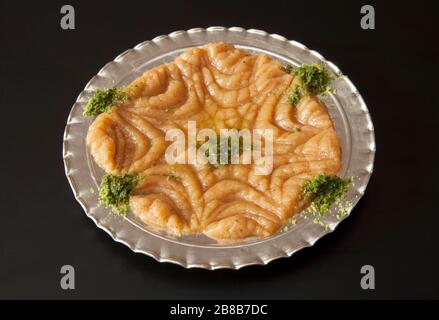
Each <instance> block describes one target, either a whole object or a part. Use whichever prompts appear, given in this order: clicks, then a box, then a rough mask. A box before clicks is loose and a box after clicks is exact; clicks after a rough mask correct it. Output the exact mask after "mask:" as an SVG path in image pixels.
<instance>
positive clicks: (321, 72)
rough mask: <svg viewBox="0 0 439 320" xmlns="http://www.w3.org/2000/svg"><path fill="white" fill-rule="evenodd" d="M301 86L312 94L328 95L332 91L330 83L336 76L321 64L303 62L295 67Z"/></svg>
mask: <svg viewBox="0 0 439 320" xmlns="http://www.w3.org/2000/svg"><path fill="white" fill-rule="evenodd" d="M294 74H295V75H296V76H297V77H299V80H300V86H301V88H302V89H304V90H306V91H307V92H308V93H309V94H311V95H319V94H321V95H326V94H328V93H329V92H330V91H331V88H330V86H329V85H330V83H331V81H332V80H334V79H335V78H334V77H332V76H331V75H330V74H329V72H328V70H326V68H325V67H323V66H322V65H320V64H315V63H314V64H302V65H301V66H300V67H298V68H296V69H294Z"/></svg>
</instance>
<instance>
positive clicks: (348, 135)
mask: <svg viewBox="0 0 439 320" xmlns="http://www.w3.org/2000/svg"><path fill="white" fill-rule="evenodd" d="M219 41H222V42H228V43H232V44H235V45H236V46H237V47H239V48H242V49H246V50H248V51H250V52H253V53H262V52H263V53H266V54H267V55H269V56H271V57H273V58H275V59H277V60H278V61H280V62H281V63H284V64H287V63H290V64H292V65H299V64H301V63H321V64H324V65H326V66H327V68H328V69H329V70H331V71H332V72H333V73H334V74H336V75H340V77H339V78H338V80H336V81H334V83H333V87H334V88H335V89H336V90H337V91H336V94H330V95H329V96H326V97H322V100H323V101H324V102H325V103H326V105H327V106H328V110H329V113H330V115H331V117H332V119H333V121H334V125H335V127H336V130H337V133H338V135H339V137H340V141H341V147H342V169H341V172H340V175H342V176H354V177H356V180H355V183H354V186H353V187H351V189H350V191H349V193H348V195H347V199H349V201H350V202H351V203H352V205H351V206H350V207H349V209H348V210H347V212H346V214H345V215H343V217H340V216H339V215H338V214H337V212H336V210H332V211H331V212H330V213H328V214H327V215H326V216H324V217H323V218H321V219H320V220H318V221H317V220H315V219H313V218H312V217H308V215H307V214H301V215H298V216H297V218H295V220H296V224H295V225H293V224H289V227H288V230H286V228H283V229H282V231H280V232H279V233H278V234H276V235H274V236H272V237H269V238H267V239H263V240H257V239H248V240H246V241H243V242H240V243H236V244H231V245H220V244H216V243H214V242H213V241H212V240H210V239H208V238H207V237H205V236H188V237H182V238H178V239H176V238H172V237H170V236H168V235H165V234H159V233H157V232H155V231H152V230H148V229H147V227H146V226H144V225H141V224H140V223H139V222H138V221H136V219H135V218H134V217H133V216H132V215H129V216H128V217H127V218H125V219H124V218H120V217H119V216H116V215H114V214H112V213H111V212H110V210H109V209H106V208H104V207H99V206H98V194H97V189H98V183H99V181H100V179H101V177H102V175H103V171H102V170H101V169H99V168H98V167H97V165H96V164H95V163H94V161H93V160H92V159H91V157H90V155H89V153H88V150H87V147H86V144H85V137H86V134H87V130H88V127H89V125H90V123H91V121H92V120H91V119H89V118H87V117H83V116H82V110H83V108H84V106H85V105H86V103H87V101H88V100H89V98H90V97H91V96H92V95H93V92H94V91H95V90H96V89H98V88H110V87H114V86H117V87H119V86H124V85H127V84H129V83H130V82H131V81H132V80H134V79H135V78H137V77H138V76H140V75H141V74H142V73H143V72H144V71H145V70H147V69H150V68H152V67H154V66H157V65H160V64H162V63H166V62H170V61H172V60H174V59H175V57H177V56H178V55H179V54H180V53H182V52H183V51H185V50H186V49H188V48H190V47H195V46H201V45H204V44H206V43H209V42H219ZM374 155H375V138H374V129H373V124H372V120H371V118H370V115H369V111H368V109H367V107H366V104H365V103H364V101H363V99H362V97H361V95H360V93H359V92H358V91H357V89H356V88H355V86H354V85H353V84H352V82H351V81H350V80H349V78H348V77H347V76H345V75H342V73H341V72H340V70H339V69H338V68H337V67H336V66H335V65H334V64H333V63H331V62H329V61H327V60H325V59H324V58H323V57H322V56H321V55H320V54H319V53H317V52H315V51H312V50H309V49H308V48H306V47H305V46H304V45H302V44H300V43H298V42H296V41H289V40H287V39H286V38H284V37H282V36H279V35H276V34H268V33H266V32H264V31H260V30H254V29H250V30H246V29H243V28H238V27H233V28H225V27H210V28H207V29H203V28H196V29H191V30H188V31H176V32H173V33H171V34H169V35H164V36H159V37H157V38H154V39H153V40H151V41H145V42H143V43H140V44H139V45H137V46H136V47H134V48H133V49H129V50H127V51H125V52H124V53H122V54H121V55H119V56H118V57H116V59H114V61H112V62H110V63H108V64H107V65H105V66H104V67H103V68H102V69H101V70H100V71H99V73H98V74H97V75H96V76H94V77H93V78H92V79H91V80H90V82H89V83H88V84H87V85H86V87H85V89H84V91H83V92H81V94H80V95H79V96H78V98H77V100H76V102H75V104H74V105H73V107H72V110H71V112H70V114H69V117H68V119H67V125H66V128H65V133H64V142H63V158H64V165H65V172H66V175H67V178H68V180H69V182H70V185H71V187H72V190H73V193H74V195H75V198H76V200H78V202H79V203H80V204H81V206H82V208H83V209H84V211H85V213H86V214H87V216H88V217H90V218H91V219H92V220H93V221H94V222H95V223H96V225H97V226H98V227H99V228H101V229H103V230H105V231H106V232H107V233H108V234H109V235H110V236H111V237H112V238H113V239H114V240H115V241H118V242H121V243H124V244H125V245H126V246H128V247H129V248H130V249H132V250H133V251H135V252H140V253H144V254H146V255H148V256H151V257H153V258H154V259H156V260H158V261H160V262H172V263H176V264H179V265H181V266H183V267H186V268H193V267H199V268H206V269H220V268H233V269H239V268H242V267H244V266H248V265H254V264H267V263H268V262H270V261H272V260H274V259H277V258H281V257H287V256H291V255H292V254H293V253H295V252H297V251H298V250H300V249H302V248H304V247H309V246H312V245H313V244H314V243H315V242H316V241H317V240H318V239H320V238H321V237H323V236H324V235H325V234H327V233H329V232H332V231H333V230H334V229H335V227H336V226H337V225H338V224H339V223H340V221H341V220H343V219H344V218H346V217H347V216H348V215H349V214H350V212H351V210H352V208H353V207H354V206H355V204H356V203H357V202H358V200H359V199H360V197H361V196H362V195H363V194H364V192H365V189H366V186H367V183H368V181H369V178H370V175H371V173H372V169H373V161H374ZM316 221H317V222H318V223H316Z"/></svg>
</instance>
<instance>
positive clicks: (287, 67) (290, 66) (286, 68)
mask: <svg viewBox="0 0 439 320" xmlns="http://www.w3.org/2000/svg"><path fill="white" fill-rule="evenodd" d="M282 70H283V71H285V72H286V73H288V74H290V73H291V72H292V71H293V66H292V65H291V64H287V65H286V66H283V67H282Z"/></svg>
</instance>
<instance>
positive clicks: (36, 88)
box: [0, 0, 439, 299]
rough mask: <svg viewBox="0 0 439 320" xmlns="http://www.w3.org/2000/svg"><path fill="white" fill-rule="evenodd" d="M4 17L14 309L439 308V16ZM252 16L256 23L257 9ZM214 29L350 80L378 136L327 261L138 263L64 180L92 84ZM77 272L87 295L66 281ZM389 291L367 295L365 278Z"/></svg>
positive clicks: (401, 10)
mask: <svg viewBox="0 0 439 320" xmlns="http://www.w3.org/2000/svg"><path fill="white" fill-rule="evenodd" d="M66 3H69V2H51V3H50V2H43V1H39V2H33V3H32V4H31V3H30V2H29V4H28V3H26V4H25V3H24V2H23V1H4V0H1V2H0V47H1V49H0V63H1V69H0V90H1V91H0V106H1V108H2V113H1V114H2V121H1V126H0V128H1V129H0V130H1V131H2V147H1V150H2V151H1V160H0V161H1V162H0V163H1V168H2V170H3V179H2V184H1V187H0V195H1V202H2V205H1V222H0V227H1V232H0V298H176V299H180V298H260V299H268V298H271V299H287V298H306V299H310V298H376V299H380V298H438V297H439V275H438V272H437V270H439V257H438V255H439V253H438V240H437V235H438V227H439V212H438V206H437V205H436V203H435V202H436V201H437V200H436V199H437V197H438V194H439V190H438V184H437V181H438V180H439V175H438V169H437V165H438V163H439V159H438V142H437V140H436V138H437V137H438V133H437V132H438V130H439V126H438V124H439V121H438V120H439V117H438V110H439V106H438V95H437V94H438V89H437V88H438V71H439V70H438V55H439V50H438V46H437V37H438V25H437V23H436V22H437V21H436V20H437V17H438V12H439V11H438V9H437V8H434V7H433V5H430V4H427V3H426V2H422V1H416V2H410V3H407V4H405V3H404V4H401V3H398V5H396V6H392V5H390V3H391V2H390V1H386V3H388V4H384V1H380V3H377V4H374V6H375V10H376V19H377V21H376V30H369V31H364V30H362V29H361V28H360V18H361V14H360V7H361V5H363V4H373V2H368V1H365V2H363V1H360V2H358V3H354V1H346V2H337V1H321V3H318V2H316V1H288V2H287V1H284V2H278V1H273V0H272V1H268V2H263V3H259V2H257V1H252V2H249V3H246V4H245V3H244V2H241V1H233V2H230V3H229V2H224V1H221V2H219V1H215V2H206V1H204V2H201V3H200V4H196V3H193V4H189V2H188V1H178V2H176V4H174V5H170V2H169V1H138V2H137V1H121V2H118V3H115V4H110V3H109V2H108V1H106V2H100V3H98V2H97V1H93V2H92V1H88V2H86V1H83V2H77V1H70V4H73V5H74V7H75V9H76V30H73V31H63V30H61V28H60V26H59V21H60V17H61V15H60V8H61V5H62V4H66ZM250 7H252V9H251V10H248V11H247V9H248V8H250ZM211 25H225V26H241V27H245V28H257V29H262V30H266V31H268V32H270V33H278V34H281V35H284V36H285V37H287V38H289V39H294V40H297V41H299V42H301V43H304V44H305V45H307V46H308V47H310V48H312V49H315V50H317V51H319V52H320V53H321V54H323V55H324V56H325V57H326V58H327V59H329V60H331V61H333V62H334V63H335V64H336V65H338V66H339V68H340V69H341V70H342V71H343V72H344V73H345V74H348V75H349V76H350V78H351V79H352V81H353V82H354V83H355V85H356V86H357V88H358V89H359V90H360V92H361V93H362V95H363V97H364V99H365V101H366V103H367V105H368V107H369V110H370V112H371V114H372V118H373V121H374V125H375V130H376V141H377V154H376V160H375V172H374V174H373V176H372V179H371V181H370V184H369V186H368V188H367V192H366V194H365V196H364V197H363V198H362V199H361V201H360V203H359V204H358V206H357V207H356V208H355V210H354V212H353V215H352V216H351V217H350V218H349V219H347V220H346V221H345V222H343V223H342V224H341V225H340V226H339V228H338V229H337V231H336V232H335V233H333V234H331V235H329V236H327V237H325V238H323V239H322V240H320V241H319V242H318V243H317V244H316V245H315V246H314V247H312V248H310V249H306V250H303V251H301V252H299V253H298V254H296V255H295V256H293V257H292V258H288V259H281V260H278V261H274V262H272V263H270V264H269V265H268V266H258V267H248V268H244V269H242V270H239V271H231V270H228V271H227V270H226V271H216V272H209V271H204V270H185V269H183V268H181V267H179V266H176V265H171V264H162V263H158V262H156V261H154V260H153V259H151V258H149V257H146V256H143V255H139V254H134V253H132V252H131V251H130V250H129V249H128V248H127V247H125V246H124V245H122V244H118V243H116V242H114V241H113V240H112V239H111V238H110V237H109V236H108V235H107V234H105V233H104V232H103V231H101V230H99V229H98V228H97V227H96V226H95V225H94V224H93V222H92V221H91V220H90V219H88V218H87V217H86V215H85V214H84V213H83V212H82V209H81V207H80V205H79V204H78V203H77V202H76V201H75V199H74V197H73V194H72V192H71V190H70V187H69V185H68V182H67V179H66V178H65V176H64V167H63V162H62V156H61V149H62V136H63V130H64V125H65V122H66V119H67V115H68V113H69V110H70V108H71V106H72V104H73V102H74V101H75V99H76V97H77V95H78V94H79V92H81V90H82V89H83V88H84V86H85V84H86V83H87V82H88V80H89V79H90V78H91V77H92V76H93V75H94V74H96V73H97V71H98V70H99V69H100V68H101V67H102V66H103V65H104V64H105V63H107V62H108V61H111V60H112V59H113V58H114V57H115V56H117V55H118V54H119V53H121V52H123V51H124V50H126V49H128V48H131V47H133V46H134V45H136V44H137V43H140V42H142V41H144V40H148V39H152V38H154V37H155V36H157V35H160V34H167V33H170V32H172V31H175V30H182V29H189V28H193V27H207V26H211ZM65 264H72V265H73V266H74V267H75V268H76V290H73V291H63V290H61V289H60V285H59V280H60V274H59V272H60V268H61V266H62V265H65ZM364 264H371V265H373V266H374V267H375V270H376V290H374V291H363V290H361V288H360V277H361V275H360V268H361V266H362V265H364Z"/></svg>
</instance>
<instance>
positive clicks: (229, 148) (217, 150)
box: [197, 137, 253, 168]
mask: <svg viewBox="0 0 439 320" xmlns="http://www.w3.org/2000/svg"><path fill="white" fill-rule="evenodd" d="M238 141H239V142H238V143H239V146H238V154H239V155H241V154H242V153H243V152H244V150H247V149H245V148H244V139H243V138H242V137H239V140H238ZM203 144H204V142H203V141H197V148H198V149H199V148H200V147H201V146H202V145H203ZM221 144H225V145H226V146H227V149H226V150H221ZM249 148H250V150H253V145H250V147H249ZM213 149H214V150H213V151H214V157H215V155H216V160H217V163H216V164H211V165H212V166H213V167H215V168H221V167H223V166H225V165H226V164H231V163H232V154H233V152H232V138H231V137H229V138H227V139H216V147H215V146H213ZM224 149H225V148H224ZM209 152H210V148H207V149H206V150H205V151H204V155H205V156H206V158H209V155H210V153H209ZM222 154H224V158H226V157H227V163H221V162H220V160H221V155H222Z"/></svg>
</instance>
